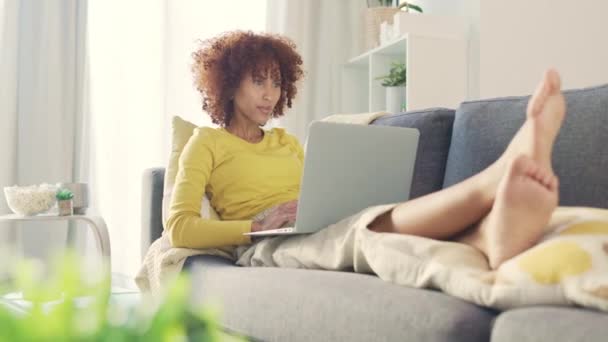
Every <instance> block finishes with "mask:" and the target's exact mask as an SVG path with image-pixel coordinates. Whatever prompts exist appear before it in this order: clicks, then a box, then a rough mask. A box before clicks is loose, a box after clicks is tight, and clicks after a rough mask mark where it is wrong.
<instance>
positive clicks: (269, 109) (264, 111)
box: [258, 107, 272, 115]
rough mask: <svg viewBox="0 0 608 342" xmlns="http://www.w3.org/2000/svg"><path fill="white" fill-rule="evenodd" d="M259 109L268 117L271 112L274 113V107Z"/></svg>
mask: <svg viewBox="0 0 608 342" xmlns="http://www.w3.org/2000/svg"><path fill="white" fill-rule="evenodd" d="M258 109H259V110H260V111H261V112H262V113H264V114H266V115H268V114H270V112H272V107H258Z"/></svg>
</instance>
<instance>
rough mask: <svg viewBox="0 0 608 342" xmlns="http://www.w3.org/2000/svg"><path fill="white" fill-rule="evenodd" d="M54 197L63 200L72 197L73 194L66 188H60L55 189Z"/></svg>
mask: <svg viewBox="0 0 608 342" xmlns="http://www.w3.org/2000/svg"><path fill="white" fill-rule="evenodd" d="M55 197H56V198H57V200H59V201H65V200H70V199H72V198H74V194H73V193H72V192H71V191H70V190H68V189H60V190H59V191H57V195H55Z"/></svg>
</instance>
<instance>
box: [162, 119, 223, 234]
mask: <svg viewBox="0 0 608 342" xmlns="http://www.w3.org/2000/svg"><path fill="white" fill-rule="evenodd" d="M196 127H197V126H196V125H195V124H193V123H192V122H189V121H186V120H184V119H182V118H181V117H179V116H174V117H173V118H172V120H171V154H170V155H169V164H168V165H167V168H166V170H165V179H164V183H163V200H162V219H163V227H164V226H165V225H166V223H167V220H168V219H169V209H170V206H171V196H172V195H173V187H174V185H175V178H176V177H177V172H178V169H179V158H180V156H181V155H182V152H183V151H184V147H185V146H186V144H187V143H188V140H190V137H191V136H192V134H194V129H195V128H196ZM200 215H201V217H203V218H209V219H212V220H219V219H220V217H219V215H218V214H217V212H216V211H215V209H213V207H212V206H211V203H210V201H209V198H208V197H207V195H204V196H203V198H202V199H201V212H200Z"/></svg>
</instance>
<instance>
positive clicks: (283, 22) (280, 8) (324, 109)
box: [266, 0, 367, 143]
mask: <svg viewBox="0 0 608 342" xmlns="http://www.w3.org/2000/svg"><path fill="white" fill-rule="evenodd" d="M366 6H367V5H366V1H365V0H332V1H326V0H307V1H301V0H268V6H267V17H268V20H267V26H266V27H267V30H268V31H269V32H275V33H281V34H284V35H286V36H287V37H289V38H291V39H292V40H293V41H294V42H295V43H296V45H297V47H298V51H299V52H300V54H301V55H302V59H303V61H304V69H305V71H306V73H307V74H306V77H305V79H304V81H303V82H302V84H301V86H300V88H298V95H297V97H296V100H295V101H294V106H293V107H292V109H291V110H289V111H288V112H287V113H286V116H285V117H284V118H281V120H280V123H281V125H282V126H284V127H285V128H286V129H287V130H288V131H289V132H291V133H293V134H295V135H296V136H297V137H298V138H299V140H300V142H301V143H304V141H305V137H306V129H307V128H308V124H309V123H310V122H311V121H313V120H316V119H321V118H324V117H326V116H328V115H331V114H336V113H337V112H338V110H339V105H340V103H339V99H340V97H339V96H338V95H339V94H340V91H341V89H340V83H341V80H340V74H341V68H342V64H344V62H345V61H347V60H348V59H349V58H351V57H354V56H356V55H357V54H359V53H360V52H361V50H362V39H361V34H362V31H361V30H362V29H361V21H362V19H361V18H362V11H363V9H364V8H366Z"/></svg>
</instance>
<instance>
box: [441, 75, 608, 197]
mask: <svg viewBox="0 0 608 342" xmlns="http://www.w3.org/2000/svg"><path fill="white" fill-rule="evenodd" d="M564 94H565V97H566V103H567V109H566V118H565V120H564V124H563V127H562V129H561V131H560V133H559V135H558V137H557V140H556V142H555V146H554V149H553V156H552V157H553V158H552V160H553V168H554V170H555V173H556V174H557V175H558V177H559V179H560V205H563V206H591V207H600V208H608V191H607V190H608V189H607V186H608V153H606V146H607V144H608V85H603V86H597V87H592V88H585V89H578V90H569V91H565V92H564ZM528 99H529V96H521V97H506V98H496V99H488V100H480V101H469V102H463V103H462V104H461V105H460V107H459V108H458V110H457V111H456V117H455V120H454V127H453V131H452V141H451V144H450V151H449V155H448V161H447V165H446V174H445V179H444V184H443V186H444V187H448V186H450V185H453V184H455V183H458V182H460V181H462V180H464V179H466V178H468V177H470V176H472V175H473V174H475V173H477V172H479V171H481V170H483V169H484V168H486V167H487V166H488V165H490V164H491V163H492V162H494V161H495V160H496V159H497V158H498V157H499V156H500V155H501V154H502V153H503V151H504V150H505V149H506V147H507V145H508V143H509V142H510V140H511V138H512V137H513V135H514V134H515V132H516V131H517V130H518V129H519V127H520V126H521V125H522V123H523V122H524V120H525V112H526V106H527V102H528Z"/></svg>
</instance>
